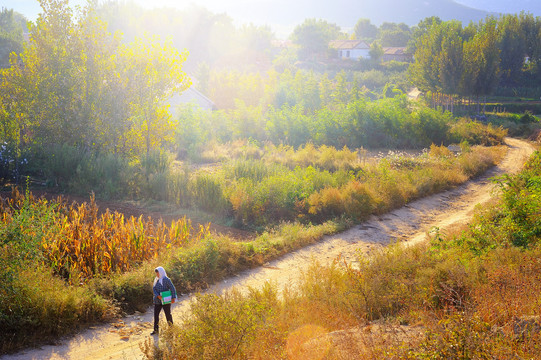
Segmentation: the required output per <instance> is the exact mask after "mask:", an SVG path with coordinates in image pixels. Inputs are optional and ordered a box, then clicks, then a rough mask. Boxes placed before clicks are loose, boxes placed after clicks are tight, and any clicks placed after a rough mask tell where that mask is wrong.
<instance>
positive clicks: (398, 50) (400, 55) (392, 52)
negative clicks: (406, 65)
mask: <svg viewBox="0 0 541 360" xmlns="http://www.w3.org/2000/svg"><path fill="white" fill-rule="evenodd" d="M382 60H383V61H392V60H394V61H400V62H409V61H412V56H411V55H410V54H408V53H406V48H405V47H384V48H383V56H382Z"/></svg>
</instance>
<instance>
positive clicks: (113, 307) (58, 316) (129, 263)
mask: <svg viewBox="0 0 541 360" xmlns="http://www.w3.org/2000/svg"><path fill="white" fill-rule="evenodd" d="M342 151H345V150H342ZM503 153H504V148H502V147H491V148H484V147H472V148H469V147H467V148H466V147H465V148H464V149H463V152H462V153H461V154H460V155H455V154H452V153H450V152H449V150H448V149H447V148H445V147H436V146H434V147H432V148H431V150H430V151H428V152H426V153H424V154H421V155H420V156H418V157H413V158H412V157H409V156H408V157H405V156H402V155H395V156H391V157H386V158H383V159H381V160H380V161H379V162H377V163H373V164H362V165H361V166H362V167H361V170H362V171H360V172H359V174H362V177H358V178H353V177H351V176H344V180H343V183H336V184H335V187H331V186H326V187H321V189H320V190H318V191H314V192H312V193H309V194H310V196H312V197H315V199H314V198H313V199H311V200H310V201H311V202H310V203H308V204H309V205H310V206H307V205H305V207H304V208H303V209H304V211H305V212H302V213H301V214H306V216H311V217H313V219H317V222H310V221H299V220H296V221H289V222H282V223H281V224H280V225H278V226H273V227H269V228H268V229H267V230H265V231H263V232H262V233H261V235H259V236H258V237H256V238H255V239H253V240H251V241H241V242H238V241H235V240H233V239H231V238H228V237H225V236H214V235H211V234H210V233H209V232H208V229H207V228H205V227H202V228H199V229H194V228H193V227H192V226H191V225H190V223H189V221H186V220H180V221H177V222H173V223H172V224H170V225H169V224H163V223H154V222H152V221H151V220H150V219H149V220H145V219H142V218H138V219H137V218H128V219H124V218H123V216H122V215H121V214H119V213H110V212H105V213H103V214H98V211H97V209H96V206H95V204H94V203H93V201H92V199H91V201H90V202H89V203H87V204H83V205H77V206H76V205H67V204H66V203H65V202H63V201H62V200H57V201H47V200H45V199H36V198H34V197H33V196H32V195H31V194H30V193H29V192H26V193H17V192H15V193H14V194H13V196H12V197H11V199H10V200H7V199H5V200H3V203H2V207H1V214H2V223H1V228H0V232H1V233H0V235H1V236H0V238H1V239H3V240H2V248H1V250H2V251H1V256H0V265H1V266H0V268H1V269H2V270H1V273H0V275H1V277H2V286H1V288H0V295H1V296H2V302H1V306H0V312H1V314H2V316H1V317H0V322H1V324H0V325H1V328H2V329H5V330H3V331H6V332H5V334H6V336H2V345H1V349H2V352H6V351H12V350H14V349H17V348H19V347H21V346H23V345H24V344H29V343H33V342H35V341H41V340H44V339H50V338H55V337H57V336H59V335H63V334H67V333H70V332H72V331H74V330H75V329H78V328H80V327H82V326H86V325H87V324H90V323H93V322H97V321H104V320H107V319H110V318H112V317H115V316H118V315H119V314H121V313H122V312H126V311H127V312H131V311H133V310H146V307H147V306H149V305H150V304H149V296H148V292H149V291H150V283H149V281H150V280H149V277H148V274H151V273H152V269H153V268H154V267H155V266H156V265H157V264H158V263H160V264H162V265H164V266H165V267H166V268H167V269H168V273H169V274H170V276H171V278H172V280H173V281H174V282H175V284H177V289H178V290H179V291H182V292H188V291H193V290H197V289H201V288H203V287H205V286H206V284H210V283H213V282H215V281H217V280H220V279H223V278H224V277H226V276H230V275H232V274H234V273H237V272H239V271H241V270H244V269H247V268H251V267H254V266H259V265H261V264H263V263H265V262H266V261H269V260H270V259H274V258H276V257H278V256H281V255H283V254H285V253H287V252H289V251H291V250H294V249H298V248H300V247H303V246H306V245H307V244H311V243H313V242H315V241H318V240H319V239H320V238H321V237H322V236H324V235H326V234H332V233H336V232H338V231H341V230H344V229H345V228H347V227H348V226H349V225H350V224H352V223H353V222H354V221H357V220H358V219H362V218H364V217H366V216H367V215H369V214H370V213H381V212H384V211H387V210H389V209H392V208H395V207H398V206H401V205H402V204H403V203H405V202H407V201H411V200H413V199H415V198H418V197H421V196H425V195H428V194H430V193H433V192H435V191H439V190H442V189H445V188H448V187H451V186H454V185H456V184H458V183H461V182H463V181H466V180H467V179H468V178H471V177H473V176H475V175H476V174H479V173H481V172H483V171H484V170H485V169H487V168H488V167H490V166H492V165H493V164H495V163H496V162H497V161H498V160H499V159H500V158H501V157H502V155H503ZM254 164H255V165H254V167H248V170H253V169H259V170H260V169H261V165H258V163H254ZM277 166H281V168H282V169H283V168H287V167H285V165H279V164H278V165H277ZM298 168H299V167H298V166H296V167H295V169H298ZM309 168H310V166H309V167H308V168H306V169H309ZM224 169H226V167H224ZM239 169H241V170H242V169H245V168H244V167H242V166H241V167H240V168H237V171H240V170H239ZM287 169H288V168H287ZM225 171H231V172H232V173H234V172H235V167H232V168H229V170H225ZM287 171H288V174H289V171H292V172H293V171H306V170H287ZM310 171H312V172H313V173H318V174H322V173H324V172H321V170H316V169H315V168H312V170H310ZM339 171H340V170H337V172H339ZM248 172H249V171H248ZM301 173H302V172H301ZM253 174H255V172H253ZM305 174H309V172H308V173H305ZM333 174H334V173H331V172H328V173H327V175H326V176H327V177H328V178H329V179H331V180H332V179H333V176H335V175H333ZM252 176H253V175H252ZM280 179H281V180H283V179H284V178H282V177H281V178H280ZM297 181H299V180H297ZM278 183H279V182H278ZM308 184H309V185H310V184H311V183H308ZM305 186H306V183H305ZM284 187H286V186H284ZM286 188H287V187H286ZM310 196H306V199H310ZM36 274H37V275H36ZM36 329H39V331H36Z"/></svg>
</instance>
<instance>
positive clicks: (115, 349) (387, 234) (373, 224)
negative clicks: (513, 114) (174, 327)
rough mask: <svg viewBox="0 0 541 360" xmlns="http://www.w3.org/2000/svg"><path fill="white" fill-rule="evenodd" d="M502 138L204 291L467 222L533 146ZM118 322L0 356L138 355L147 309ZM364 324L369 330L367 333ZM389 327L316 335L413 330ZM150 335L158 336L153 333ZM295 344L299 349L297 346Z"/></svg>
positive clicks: (336, 340)
mask: <svg viewBox="0 0 541 360" xmlns="http://www.w3.org/2000/svg"><path fill="white" fill-rule="evenodd" d="M506 142H507V145H508V147H509V151H508V154H507V156H506V157H505V159H504V161H503V162H502V163H501V164H500V165H498V166H496V167H495V168H493V169H492V170H490V171H488V172H487V173H486V174H485V175H483V176H481V177H479V178H477V179H475V180H473V181H470V182H468V183H466V184H464V185H462V186H460V187H457V188H455V189H452V190H449V191H446V192H443V193H440V194H437V195H433V196H430V197H427V198H424V199H421V200H418V201H415V202H412V203H410V204H408V205H407V206H405V207H403V208H400V209H397V210H395V211H392V212H390V213H388V214H385V215H382V216H374V217H372V218H371V219H369V220H368V221H366V222H364V223H362V224H359V225H357V226H355V227H353V228H351V229H349V230H348V231H345V232H343V233H340V234H337V235H334V236H329V237H326V238H325V239H323V240H322V241H321V242H319V243H317V244H314V245H312V246H308V247H306V248H304V249H301V250H298V251H295V252H293V253H290V254H288V255H286V256H284V257H282V258H281V259H278V260H275V261H273V262H271V263H269V264H266V266H263V267H260V268H257V269H253V270H249V271H245V272H243V273H241V274H239V275H237V276H235V277H232V278H230V279H227V280H224V281H222V282H220V283H217V284H215V285H213V286H212V287H211V288H209V289H208V290H207V291H208V292H214V293H218V294H220V293H223V292H224V291H228V290H231V289H232V288H234V287H235V288H237V289H239V290H240V291H246V289H248V287H256V288H257V287H260V286H261V285H263V284H264V283H265V282H267V281H270V282H272V283H274V284H276V285H277V286H278V288H284V287H286V286H291V284H295V283H296V282H297V281H298V279H299V278H300V276H302V273H303V272H305V271H306V270H307V269H308V268H309V267H310V266H312V265H313V264H314V261H317V262H318V263H319V264H321V265H326V264H330V263H331V262H332V261H335V260H336V259H337V258H340V259H342V260H346V261H348V262H352V263H354V262H355V261H356V258H357V255H358V254H359V252H361V253H365V254H368V255H369V254H370V253H371V252H372V251H374V250H375V249H379V248H381V247H383V246H385V245H387V244H389V243H391V242H393V241H402V242H404V243H405V244H411V243H416V242H419V241H423V240H424V239H426V234H427V231H429V230H430V229H431V228H433V227H438V228H440V229H442V230H443V231H444V230H445V229H446V228H449V227H450V226H453V225H456V224H460V223H464V222H467V221H468V220H469V219H470V217H471V215H472V212H473V210H474V208H475V206H476V205H478V204H484V203H487V202H488V201H489V200H490V199H491V197H492V193H493V191H494V190H495V185H494V184H493V183H492V182H491V180H490V178H491V177H494V176H497V175H501V174H504V173H516V172H518V171H520V170H521V168H522V166H523V164H524V163H525V161H526V160H527V159H528V157H529V156H530V155H531V154H532V152H533V151H534V148H533V147H532V146H531V145H530V144H529V143H527V142H525V141H521V140H516V139H507V140H506ZM152 276H153V274H149V282H150V281H151V280H152ZM149 296H150V294H149ZM191 298H192V296H183V297H182V298H180V299H179V301H178V302H177V303H176V304H175V305H174V306H173V317H174V319H175V321H177V322H178V321H180V320H181V318H182V316H183V315H185V314H187V312H188V311H189V305H190V301H191ZM123 321H124V323H123V325H122V326H121V328H126V331H123V332H122V333H119V330H118V328H116V327H115V325H114V324H113V325H111V324H108V325H102V326H99V327H96V328H93V329H88V330H86V331H84V332H82V333H80V334H78V335H76V336H74V337H71V338H68V339H65V340H63V341H61V342H60V344H59V345H57V346H44V347H42V348H40V349H33V350H28V351H25V352H22V353H18V354H15V355H9V356H4V357H2V358H0V359H1V360H23V359H24V360H27V359H142V358H143V355H142V352H141V350H140V344H142V343H143V342H144V341H145V340H146V339H148V338H149V331H146V332H145V331H142V333H141V332H139V329H141V328H143V329H148V326H149V325H148V324H149V323H150V322H151V321H152V313H151V311H150V310H149V311H147V312H146V313H145V314H138V315H134V316H130V317H128V318H125V319H123ZM367 329H368V330H370V332H369V333H367V331H368V330H367ZM375 329H377V331H376V330H375ZM111 330H116V331H111ZM391 330H392V329H391ZM391 330H389V329H386V328H379V327H373V326H371V327H368V328H366V327H364V328H360V329H348V330H345V331H344V332H340V333H330V334H326V335H325V334H324V333H323V334H322V335H321V336H322V338H321V339H320V340H322V339H323V340H322V341H323V344H332V345H333V347H334V348H335V351H342V350H341V349H342V347H341V346H340V344H347V343H350V341H353V340H355V339H358V338H362V339H364V340H363V341H372V340H371V339H373V338H374V337H373V336H371V335H370V336H369V334H372V333H374V334H378V333H382V332H385V333H386V334H387V335H389V336H388V338H389V339H390V340H389V341H391V340H392V339H395V338H396V339H400V337H401V336H403V334H404V333H408V332H411V333H412V334H415V333H416V332H417V330H416V329H409V328H408V329H403V328H400V329H394V330H392V331H391ZM389 331H391V333H389ZM401 334H402V335H401ZM407 336H409V337H411V336H413V335H411V334H410V335H407ZM376 337H377V336H376ZM151 339H152V341H155V342H157V341H158V339H157V338H151ZM351 339H353V340H351ZM307 340H308V339H307ZM300 345H302V344H300ZM359 346H360V345H359ZM300 348H301V350H302V346H301V347H300ZM346 358H347V357H346Z"/></svg>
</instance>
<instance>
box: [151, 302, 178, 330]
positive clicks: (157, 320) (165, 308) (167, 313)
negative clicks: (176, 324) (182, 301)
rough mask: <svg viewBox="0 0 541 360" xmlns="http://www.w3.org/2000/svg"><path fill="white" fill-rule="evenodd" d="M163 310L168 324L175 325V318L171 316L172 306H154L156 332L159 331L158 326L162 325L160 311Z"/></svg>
mask: <svg viewBox="0 0 541 360" xmlns="http://www.w3.org/2000/svg"><path fill="white" fill-rule="evenodd" d="M162 308H163V312H164V313H165V318H166V319H167V322H168V323H170V324H172V323H173V317H172V316H171V304H165V305H162V304H154V330H158V327H159V326H158V325H159V323H160V311H162Z"/></svg>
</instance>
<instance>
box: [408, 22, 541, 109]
mask: <svg viewBox="0 0 541 360" xmlns="http://www.w3.org/2000/svg"><path fill="white" fill-rule="evenodd" d="M421 25H422V26H421ZM540 28H541V21H540V19H539V18H538V17H534V16H533V15H531V14H525V13H521V14H519V15H503V16H501V17H499V18H494V17H489V18H487V19H486V20H485V21H482V22H480V23H479V24H474V23H471V24H469V25H468V26H466V27H463V26H462V24H461V23H460V22H458V21H447V22H442V21H441V20H439V19H437V18H431V19H427V20H426V21H424V22H422V23H420V26H419V29H418V31H417V33H416V36H415V37H414V40H413V43H412V49H414V50H415V56H414V58H415V62H414V63H413V64H412V66H411V68H410V69H409V71H410V74H411V78H412V81H413V83H414V85H415V86H417V87H419V89H421V90H422V91H425V92H430V93H432V96H431V101H432V103H433V104H434V105H435V106H436V105H437V106H442V107H443V106H445V107H446V108H447V109H449V108H451V109H452V107H453V105H454V104H455V103H456V102H458V103H459V104H460V103H461V100H462V99H466V100H467V101H468V103H471V102H472V99H473V100H475V101H476V102H477V103H479V100H480V98H485V97H486V96H488V95H491V94H493V93H495V92H498V93H500V94H502V93H507V94H509V93H515V94H516V92H517V90H518V89H517V87H522V89H524V88H529V90H530V91H529V92H530V93H532V91H533V93H535V95H534V96H532V97H533V98H534V99H536V100H537V99H539V97H540V95H541V94H539V92H538V91H535V88H538V86H537V80H535V79H538V78H539V75H540V74H541V73H540V71H539V70H540V67H539V63H540V60H541V58H540V54H541V51H540V49H541V48H540V44H539V41H538V36H539V29H540ZM537 90H538V89H537ZM485 102H486V99H485ZM477 110H478V111H479V110H480V108H479V106H478V109H477Z"/></svg>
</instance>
